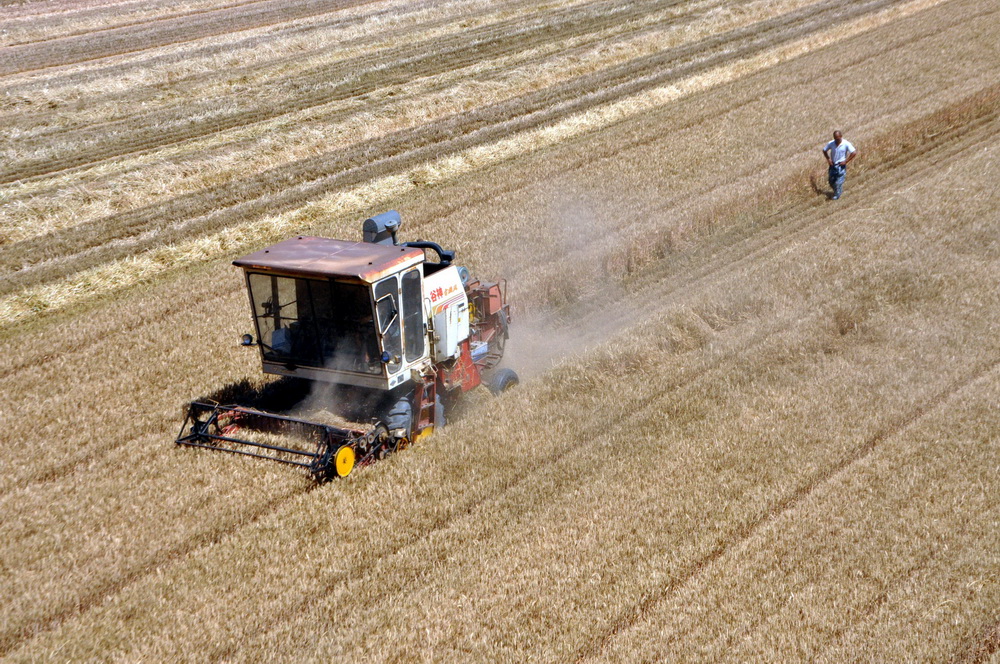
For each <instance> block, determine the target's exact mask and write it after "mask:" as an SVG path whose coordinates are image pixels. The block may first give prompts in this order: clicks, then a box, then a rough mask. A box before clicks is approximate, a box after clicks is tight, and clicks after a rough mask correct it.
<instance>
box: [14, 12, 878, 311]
mask: <svg viewBox="0 0 1000 664" xmlns="http://www.w3.org/2000/svg"><path fill="white" fill-rule="evenodd" d="M890 1H891V0H869V2H867V3H863V4H862V3H851V2H846V0H842V2H841V3H840V4H838V5H836V6H832V7H827V6H824V7H822V8H820V9H814V8H810V9H809V11H805V12H795V14H796V16H794V17H791V18H789V17H782V19H783V20H781V21H768V22H766V23H770V26H769V27H767V29H764V27H762V26H757V29H755V30H737V31H732V32H730V33H726V34H725V35H723V36H720V37H719V38H717V39H713V40H709V41H711V42H712V43H710V44H703V43H699V45H697V46H692V47H686V48H682V49H678V50H680V51H682V53H674V52H670V51H668V52H666V55H664V54H656V55H653V56H650V57H649V59H644V62H642V63H641V67H640V69H638V71H648V70H649V69H647V68H648V67H652V68H653V69H652V70H653V71H654V73H653V74H650V75H648V76H642V77H640V78H638V79H636V78H635V74H636V71H637V70H636V67H637V66H640V65H629V66H626V67H620V68H616V69H615V70H614V71H612V72H609V73H607V74H605V73H601V74H600V75H592V76H586V77H581V79H576V80H575V81H573V82H570V83H567V84H565V85H563V86H558V87H556V88H550V89H547V90H543V91H541V92H539V93H535V94H532V95H526V96H525V97H522V98H521V99H519V100H514V101H510V102H502V103H499V104H496V105H492V106H489V107H486V108H482V109H478V110H476V111H472V112H469V113H466V114H463V115H459V116H453V117H451V118H447V119H445V120H442V121H439V122H436V123H433V124H431V125H427V126H423V127H419V128H415V129H412V130H406V131H402V132H397V133H394V134H391V135H389V136H387V137H385V138H380V139H375V140H373V141H367V142H365V143H363V144H361V145H358V146H356V147H355V148H354V149H352V150H349V151H344V152H342V153H338V154H333V155H323V156H320V157H317V158H315V159H309V160H303V161H301V162H298V163H296V164H293V165H291V166H288V167H281V168H278V169H274V170H272V171H268V172H266V173H264V174H262V175H261V176H258V177H257V178H253V179H250V180H249V181H247V182H244V183H235V184H231V185H227V186H224V187H218V188H215V189H214V190H210V191H203V192H200V193H198V194H192V195H186V196H184V197H181V198H179V199H174V200H172V201H170V202H169V203H164V204H160V205H156V206H152V208H153V209H148V208H146V209H140V210H137V211H135V212H133V213H128V214H124V215H116V216H115V217H110V218H105V219H104V220H101V221H99V222H92V223H88V224H85V225H82V226H76V227H73V228H70V229H65V230H64V231H59V232H54V233H51V234H48V235H45V236H40V237H36V238H32V239H30V240H24V241H22V242H19V243H15V244H13V245H10V246H9V247H7V248H6V250H5V251H4V252H3V253H2V254H0V269H3V270H4V271H5V272H7V274H5V275H4V276H5V279H4V282H3V283H2V284H0V294H6V293H10V292H13V291H15V290H18V289H20V288H26V287H29V286H32V285H37V284H39V283H43V282H45V281H48V280H51V279H53V278H56V277H62V276H65V275H66V274H67V273H69V272H75V271H79V270H83V269H86V268H88V267H92V266H94V265H98V264H100V263H104V262H108V261H113V260H116V259H119V258H124V257H126V256H128V255H131V254H133V253H136V252H138V251H142V250H144V249H147V248H150V247H152V246H158V245H161V244H164V243H172V242H176V241H179V240H181V239H190V237H191V236H192V235H201V234H203V233H207V232H209V231H211V230H217V229H220V228H224V227H227V226H229V225H232V224H234V223H237V222H245V221H247V220H248V219H251V218H260V217H262V216H265V215H267V214H275V213H278V212H281V211H285V210H288V209H291V208H294V207H297V206H301V205H302V204H303V203H304V202H305V201H307V200H310V199H312V198H315V197H317V196H319V195H321V194H323V193H326V192H328V191H330V190H332V189H338V188H343V187H348V186H351V185H353V184H357V183H360V182H365V181H369V180H371V179H373V178H378V177H382V176H385V175H388V174H391V173H394V172H399V171H401V170H405V169H406V168H409V167H412V166H415V165H419V164H420V163H424V162H426V161H429V160H431V159H437V158H440V157H443V156H446V155H448V154H454V153H455V152H459V151H461V150H464V149H467V148H469V147H473V146H476V145H482V144H488V143H490V142H493V141H495V140H497V139H499V138H502V137H505V136H507V135H510V134H512V133H516V132H520V131H525V130H528V129H532V128H535V127H539V126H543V125H545V124H549V123H551V122H553V121H555V120H557V119H560V118H562V117H565V116H567V115H571V114H573V113H577V112H580V111H584V110H587V109H589V108H591V107H594V106H597V105H600V104H603V103H607V102H609V101H612V100H615V99H619V98H621V97H624V96H629V95H632V94H635V93H637V92H640V91H642V90H645V89H649V88H651V87H656V86H659V85H662V84H664V83H665V82H667V81H670V80H676V79H678V78H683V77H686V76H690V75H692V74H695V73H697V72H700V71H704V70H706V69H708V68H711V67H714V66H717V65H718V64H721V63H723V62H725V61H727V60H731V59H737V58H742V57H748V56H750V55H753V54H754V53H757V52H760V51H761V50H764V49H766V48H769V47H772V46H774V45H776V44H777V43H784V42H787V41H790V40H793V39H796V38H798V37H801V36H804V35H807V34H810V33H811V32H813V31H814V30H815V29H819V28H820V27H822V28H828V27H829V26H830V24H831V23H830V22H831V20H833V19H834V18H836V19H838V20H849V19H850V18H855V17H857V16H859V15H862V14H866V13H870V12H872V11H876V10H878V9H880V8H882V7H883V6H885V5H886V4H889V3H890ZM722 44H728V45H729V47H730V48H731V49H732V50H731V51H730V52H729V53H726V52H723V53H719V52H718V49H720V48H721V45H722ZM706 51H707V52H706ZM698 56H701V57H698ZM664 61H666V63H672V64H673V66H667V65H665V64H663V63H664ZM656 63H659V64H656ZM585 90H590V92H589V93H587V92H585ZM383 155H384V156H383ZM380 156H381V158H379V157H380ZM357 163H363V164H365V165H364V166H360V167H358V166H354V167H352V165H353V164H357ZM185 208H193V210H192V209H185ZM206 208H207V209H209V210H214V212H211V213H208V214H203V216H201V217H197V216H195V215H197V214H198V212H203V211H204V210H205V209H206ZM192 217H194V218H192ZM183 219H187V220H188V221H187V222H185V223H184V224H179V223H178V222H179V221H180V220H183ZM137 236H138V237H137ZM113 240H116V241H118V242H115V243H114V244H108V243H109V242H111V241H113ZM124 240H127V241H124ZM46 259H50V260H48V262H46V263H42V261H45V260H46ZM24 265H34V267H28V268H22V266H24Z"/></svg>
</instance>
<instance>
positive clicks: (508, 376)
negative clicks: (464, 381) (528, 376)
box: [487, 369, 520, 396]
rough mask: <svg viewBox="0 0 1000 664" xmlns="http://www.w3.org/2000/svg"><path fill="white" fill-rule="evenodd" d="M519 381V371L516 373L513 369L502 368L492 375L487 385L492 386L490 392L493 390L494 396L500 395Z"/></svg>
mask: <svg viewBox="0 0 1000 664" xmlns="http://www.w3.org/2000/svg"><path fill="white" fill-rule="evenodd" d="M518 382H520V381H519V380H518V378H517V373H515V372H514V370H513V369H500V370H498V371H497V372H496V373H494V374H493V375H492V376H490V380H489V383H488V384H487V387H488V388H490V392H492V393H493V395H494V396H499V395H500V394H502V393H504V392H506V391H507V390H509V389H510V388H512V387H514V386H515V385H517V384H518Z"/></svg>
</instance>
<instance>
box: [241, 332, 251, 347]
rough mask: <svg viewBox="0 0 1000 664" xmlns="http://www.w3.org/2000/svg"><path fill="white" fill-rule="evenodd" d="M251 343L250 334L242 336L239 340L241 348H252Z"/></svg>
mask: <svg viewBox="0 0 1000 664" xmlns="http://www.w3.org/2000/svg"><path fill="white" fill-rule="evenodd" d="M253 343H254V342H253V335H250V334H244V335H243V337H242V338H241V339H240V345H241V346H253Z"/></svg>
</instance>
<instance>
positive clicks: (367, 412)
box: [176, 211, 518, 482]
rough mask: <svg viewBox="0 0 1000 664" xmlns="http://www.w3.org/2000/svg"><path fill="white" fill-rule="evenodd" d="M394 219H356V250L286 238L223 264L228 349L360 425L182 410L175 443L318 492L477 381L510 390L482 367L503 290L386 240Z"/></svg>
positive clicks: (489, 358) (417, 247) (501, 330)
mask: <svg viewBox="0 0 1000 664" xmlns="http://www.w3.org/2000/svg"><path fill="white" fill-rule="evenodd" d="M400 223H401V220H400V216H399V213H398V212H396V211H389V212H385V213H383V214H380V215H378V216H375V217H372V218H371V219H367V220H366V221H365V222H364V226H363V233H364V241H363V242H347V241H342V240H330V239H326V238H320V237H305V236H303V237H295V238H292V239H289V240H285V241H284V242H279V243H278V244H275V245H273V246H270V247H268V248H266V249H262V250H261V251H258V252H256V253H253V254H250V255H249V256H245V257H243V258H241V259H239V260H237V261H234V262H233V264H234V265H236V266H238V267H241V268H243V272H244V276H245V278H246V285H247V291H248V293H249V296H250V308H251V311H252V313H253V320H254V326H255V328H256V337H254V336H253V335H250V334H246V335H244V336H243V340H242V344H243V345H244V346H254V345H256V346H258V347H259V348H260V354H261V361H262V362H263V368H264V372H265V373H269V374H277V375H280V376H288V377H291V378H295V379H304V380H305V381H311V382H313V383H325V384H331V385H335V386H336V389H337V391H338V400H339V401H341V402H344V403H346V404H347V405H348V406H350V407H352V408H353V411H354V414H355V415H356V416H357V417H355V418H354V420H355V421H369V422H371V425H370V426H368V427H367V428H366V429H354V428H341V427H336V426H331V425H327V424H321V423H318V422H310V421H307V420H303V419H296V418H293V417H285V416H282V415H275V414H271V413H266V412H263V411H260V410H256V409H253V408H248V407H244V406H240V405H220V404H218V403H215V402H212V403H207V402H202V401H195V402H193V403H191V404H190V406H188V410H187V416H186V418H185V420H184V424H183V426H182V427H181V432H180V435H179V436H178V438H177V441H176V442H177V443H178V444H180V445H188V446H192V447H203V448H207V449H212V450H221V451H226V452H233V453H236V454H244V455H247V456H253V457H259V458H265V459H273V460H275V461H279V462H281V463H287V464H293V465H297V466H302V467H305V468H307V469H308V470H309V471H310V472H311V473H312V475H313V477H314V478H315V479H316V480H317V481H320V482H323V481H326V480H329V479H331V478H333V477H346V476H347V475H348V474H350V472H351V470H352V469H353V468H354V467H355V465H365V464H368V463H370V462H372V461H373V460H375V459H379V458H382V457H384V456H386V455H387V454H390V453H392V452H395V451H397V450H399V449H401V448H402V447H405V446H406V445H408V444H409V443H410V442H412V441H416V440H419V439H421V438H423V437H425V436H427V435H429V434H430V433H431V432H432V431H433V430H434V429H435V428H436V427H439V426H442V425H443V424H444V410H445V405H446V404H447V405H450V404H453V403H454V402H455V399H456V398H457V397H459V396H460V395H461V394H463V393H465V392H468V391H469V390H471V389H473V388H475V387H477V386H479V385H480V384H483V383H484V382H485V383H486V384H487V386H488V387H489V389H490V391H492V392H493V393H494V394H499V393H500V392H503V391H504V390H506V389H507V388H509V387H511V386H513V385H516V384H517V380H518V379H517V374H515V373H514V372H513V371H512V370H510V369H497V368H496V367H497V365H498V364H499V363H500V360H501V359H502V358H503V352H504V346H505V344H506V341H507V338H508V325H509V323H510V307H509V305H508V304H507V301H506V292H505V288H504V287H502V286H501V284H499V283H485V282H482V281H479V280H476V279H473V278H472V277H471V276H470V275H469V271H468V270H467V269H465V268H464V267H459V266H456V265H453V264H452V261H453V260H454V257H455V254H454V252H452V251H445V250H443V249H442V248H441V247H440V246H439V245H437V244H436V243H434V242H403V243H402V244H400V243H398V242H397V240H396V233H397V231H398V230H399V226H400ZM428 251H430V252H433V253H434V254H436V258H437V261H436V262H433V261H429V260H428V259H427V252H428ZM303 447H305V448H306V449H303Z"/></svg>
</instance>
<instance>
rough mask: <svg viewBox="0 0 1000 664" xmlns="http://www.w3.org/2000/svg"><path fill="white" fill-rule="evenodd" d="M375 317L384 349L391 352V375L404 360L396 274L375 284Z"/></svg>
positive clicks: (388, 368) (388, 367) (387, 366)
mask: <svg viewBox="0 0 1000 664" xmlns="http://www.w3.org/2000/svg"><path fill="white" fill-rule="evenodd" d="M375 318H376V319H377V321H378V332H379V336H380V337H382V350H383V351H384V352H386V353H388V354H389V361H388V362H386V369H387V370H388V372H389V375H390V376H391V375H392V374H394V373H396V372H397V371H399V369H400V367H401V366H402V361H403V343H402V334H401V332H400V320H399V280H398V279H397V277H396V276H395V275H393V276H391V277H389V278H388V279H383V280H382V281H380V282H378V283H377V284H375Z"/></svg>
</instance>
